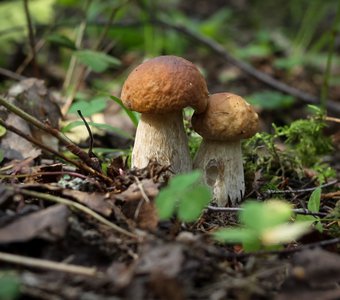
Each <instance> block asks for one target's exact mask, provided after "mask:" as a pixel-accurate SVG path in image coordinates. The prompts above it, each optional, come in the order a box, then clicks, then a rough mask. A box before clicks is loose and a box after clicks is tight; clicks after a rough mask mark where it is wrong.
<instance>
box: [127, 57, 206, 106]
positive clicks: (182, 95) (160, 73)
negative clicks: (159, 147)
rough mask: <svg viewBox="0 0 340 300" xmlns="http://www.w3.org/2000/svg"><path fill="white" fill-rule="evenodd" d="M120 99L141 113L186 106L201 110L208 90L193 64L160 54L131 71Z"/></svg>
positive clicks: (204, 104)
mask: <svg viewBox="0 0 340 300" xmlns="http://www.w3.org/2000/svg"><path fill="white" fill-rule="evenodd" d="M121 99H122V101H123V103H124V105H125V106H126V107H128V108H129V109H131V110H134V111H138V112H140V113H168V112H175V111H180V110H182V109H183V108H184V107H187V106H190V107H192V108H193V109H194V110H195V111H197V112H203V111H204V110H205V108H206V106H207V103H208V89H207V85H206V82H205V79H204V78H203V76H202V74H201V73H200V72H199V70H198V69H197V67H196V66H195V65H194V64H193V63H191V62H189V61H187V60H186V59H184V58H181V57H177V56H159V57H156V58H153V59H150V60H148V61H146V62H144V63H142V64H141V65H139V66H138V67H136V68H135V69H134V70H133V71H132V72H131V73H130V75H129V76H128V78H127V79H126V81H125V83H124V85H123V89H122V93H121Z"/></svg>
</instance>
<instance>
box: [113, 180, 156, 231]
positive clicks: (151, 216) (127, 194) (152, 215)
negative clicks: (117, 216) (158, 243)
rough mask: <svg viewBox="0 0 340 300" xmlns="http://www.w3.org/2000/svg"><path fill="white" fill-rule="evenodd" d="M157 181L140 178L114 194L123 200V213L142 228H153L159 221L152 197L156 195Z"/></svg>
mask: <svg viewBox="0 0 340 300" xmlns="http://www.w3.org/2000/svg"><path fill="white" fill-rule="evenodd" d="M158 186H159V184H158V183H154V182H153V180H152V179H142V180H141V181H138V183H133V184H131V185H130V186H129V188H128V189H127V190H125V191H124V192H122V193H120V194H118V195H115V198H116V199H119V200H122V201H124V202H125V203H124V205H123V207H122V211H123V213H124V214H125V215H126V216H127V217H128V218H131V219H134V220H135V221H136V223H137V226H138V227H140V228H142V229H147V230H155V229H156V227H157V224H158V221H159V217H158V214H157V210H156V206H155V204H154V198H155V197H156V196H157V195H158V192H159V190H158Z"/></svg>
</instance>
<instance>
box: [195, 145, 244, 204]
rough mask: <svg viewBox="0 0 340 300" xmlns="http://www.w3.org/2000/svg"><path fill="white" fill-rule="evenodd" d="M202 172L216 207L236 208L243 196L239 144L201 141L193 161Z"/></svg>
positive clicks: (242, 175) (241, 162)
mask: <svg viewBox="0 0 340 300" xmlns="http://www.w3.org/2000/svg"><path fill="white" fill-rule="evenodd" d="M194 168H197V169H201V170H202V171H203V178H204V181H205V183H206V184H207V185H208V186H210V187H211V189H212V191H213V195H214V200H215V201H216V203H217V205H218V206H226V205H227V204H228V203H229V205H230V206H236V204H237V203H238V202H240V201H241V199H242V197H243V196H244V191H245V185H244V173H243V161H242V150H241V142H240V141H237V142H228V143H227V142H218V141H208V140H203V141H202V144H201V145H200V147H199V149H198V152H197V154H196V157H195V161H194Z"/></svg>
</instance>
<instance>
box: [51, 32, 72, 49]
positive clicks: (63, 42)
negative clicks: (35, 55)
mask: <svg viewBox="0 0 340 300" xmlns="http://www.w3.org/2000/svg"><path fill="white" fill-rule="evenodd" d="M46 40H47V41H48V42H50V43H52V44H56V45H58V46H60V47H64V48H68V49H71V50H76V49H77V46H76V44H75V43H74V42H73V41H72V40H71V39H70V38H69V37H67V36H66V35H63V34H58V33H54V34H51V35H49V36H48V37H47V39H46Z"/></svg>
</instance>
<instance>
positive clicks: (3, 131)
mask: <svg viewBox="0 0 340 300" xmlns="http://www.w3.org/2000/svg"><path fill="white" fill-rule="evenodd" d="M5 134H6V128H5V127H3V126H1V125H0V137H3V136H4V135H5Z"/></svg>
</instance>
